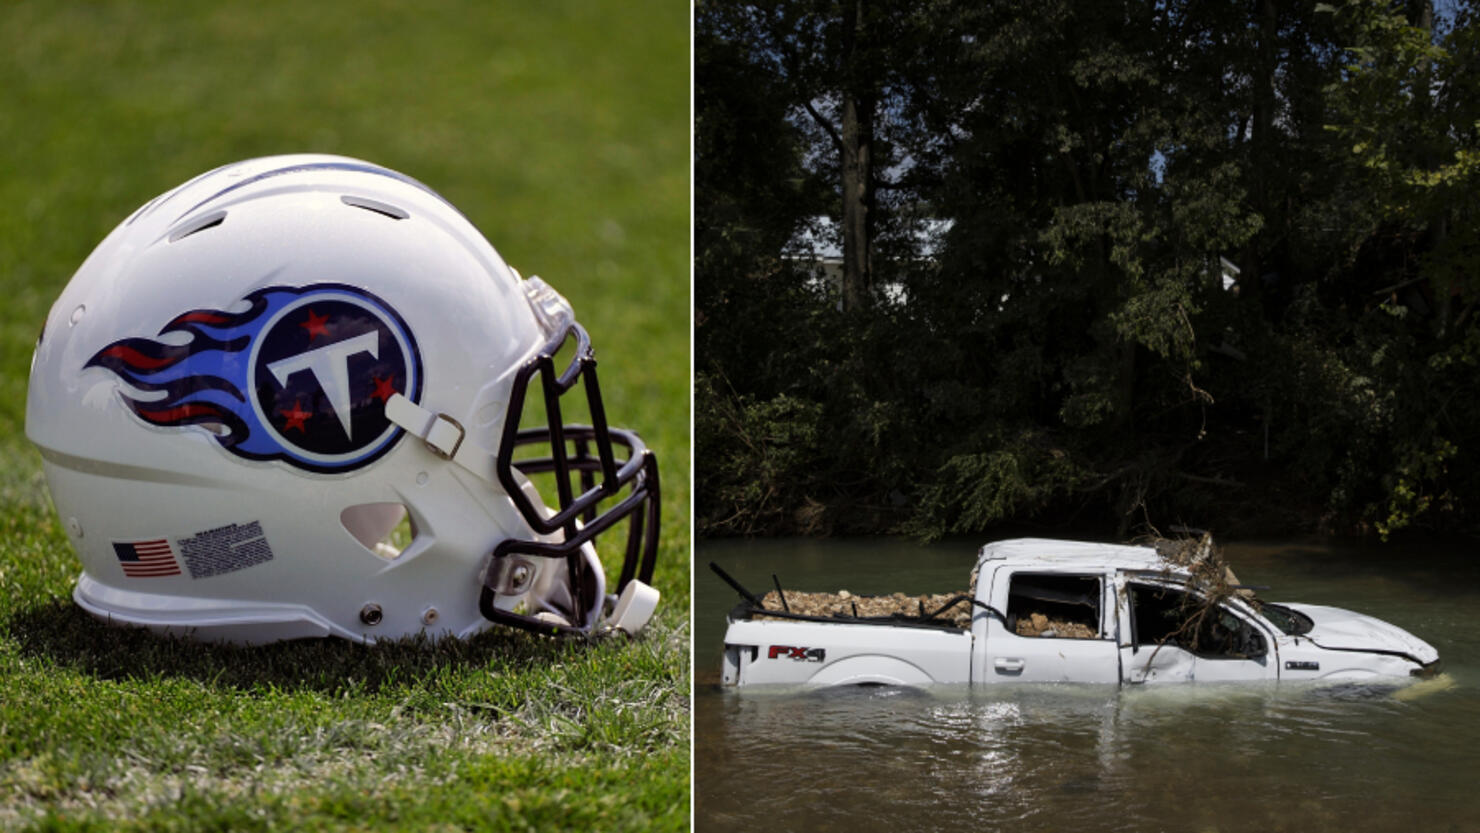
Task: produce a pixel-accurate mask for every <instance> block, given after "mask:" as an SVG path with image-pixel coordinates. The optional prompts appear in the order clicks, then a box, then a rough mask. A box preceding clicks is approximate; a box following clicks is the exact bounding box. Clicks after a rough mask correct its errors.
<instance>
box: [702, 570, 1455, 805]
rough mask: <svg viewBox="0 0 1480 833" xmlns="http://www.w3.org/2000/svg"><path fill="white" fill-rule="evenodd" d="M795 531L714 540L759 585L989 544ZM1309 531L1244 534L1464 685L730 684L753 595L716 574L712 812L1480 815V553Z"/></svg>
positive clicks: (1279, 578) (709, 691)
mask: <svg viewBox="0 0 1480 833" xmlns="http://www.w3.org/2000/svg"><path fill="white" fill-rule="evenodd" d="M788 543H789V542H780V543H778V542H766V543H765V544H763V545H760V544H754V543H750V544H745V543H742V544H733V543H720V544H714V543H710V544H706V545H704V546H703V547H701V550H700V556H701V557H702V558H703V559H704V560H708V559H714V560H719V561H721V563H722V564H723V565H724V566H725V567H726V568H727V569H731V568H733V569H731V571H732V572H734V573H735V574H736V575H737V577H739V578H740V580H741V581H743V582H745V583H746V584H748V585H751V586H753V587H764V586H765V585H768V584H769V583H770V573H771V572H773V571H780V572H781V573H782V580H783V582H784V583H785V584H786V585H787V586H788V587H796V588H797V589H802V590H835V589H838V588H839V587H848V589H850V590H853V591H854V592H865V593H867V592H882V591H885V590H896V589H898V590H903V591H905V592H923V591H925V590H938V589H940V588H942V587H955V586H957V585H960V584H964V574H965V572H966V570H967V569H968V568H969V565H970V559H971V548H970V547H969V546H966V547H963V546H962V545H960V544H956V545H955V546H954V547H951V546H937V547H930V548H921V547H915V546H914V545H911V544H909V543H901V542H879V541H865V542H856V541H855V542H850V541H843V542H828V543H826V544H818V543H817V542H805V543H804V544H803V546H804V548H805V550H806V552H805V553H804V554H803V555H802V556H798V555H797V554H795V553H791V552H789V551H788ZM1290 549H1291V548H1281V547H1275V546H1265V547H1230V551H1229V556H1230V558H1231V560H1232V561H1233V564H1234V566H1235V567H1236V568H1237V569H1238V570H1239V574H1240V577H1241V578H1243V579H1244V580H1245V581H1248V582H1250V583H1253V584H1264V585H1272V586H1273V589H1272V590H1271V591H1269V592H1268V593H1267V594H1266V595H1268V596H1269V597H1270V598H1272V599H1278V600H1287V601H1296V602H1301V601H1304V602H1310V603H1317V604H1335V605H1339V606H1346V607H1351V608H1354V609H1358V610H1362V611H1364V612H1368V613H1371V614H1373V615H1376V616H1378V617H1380V618H1383V619H1388V620H1390V621H1393V622H1394V623H1396V624H1399V625H1400V626H1403V627H1406V628H1408V629H1410V630H1412V631H1413V632H1415V633H1417V634H1418V635H1420V636H1421V637H1423V638H1424V639H1427V640H1428V641H1430V642H1432V643H1433V644H1435V645H1436V646H1437V647H1438V648H1439V650H1440V653H1441V655H1442V656H1443V657H1444V661H1445V666H1446V668H1447V669H1448V670H1449V675H1450V676H1449V678H1448V679H1451V680H1453V686H1452V687H1451V688H1450V689H1449V690H1436V691H1434V692H1433V693H1432V694H1429V695H1427V696H1421V697H1416V698H1413V699H1408V700H1405V699H1401V698H1398V697H1394V696H1393V692H1394V688H1393V687H1392V686H1390V685H1389V686H1372V685H1341V686H1319V685H1310V684H1306V685H1299V686H1296V685H1288V684H1287V685H1284V686H1278V685H1272V684H1271V685H1263V684H1256V685H1211V684H1204V685H1191V686H1164V687H1134V688H1126V689H1124V690H1122V689H1120V688H1118V687H1114V686H1089V685H1084V686H1071V685H1048V686H1032V685H1012V686H997V687H983V688H977V689H971V688H969V687H964V686H962V687H936V688H931V689H928V690H924V691H920V690H903V689H892V688H851V689H838V690H824V691H805V690H792V691H758V690H754V689H751V690H747V691H745V692H743V693H742V692H736V691H733V690H728V691H724V690H721V689H720V688H719V687H718V686H717V685H715V684H714V683H715V681H716V679H717V678H716V676H715V675H714V674H713V673H712V670H713V669H714V668H717V667H718V664H719V651H720V642H721V641H722V638H723V627H724V612H725V611H726V610H728V609H729V607H730V606H731V602H732V598H733V596H732V594H731V592H730V591H729V589H728V588H726V587H724V586H723V585H720V586H719V587H709V586H706V585H708V584H711V583H712V584H716V585H718V584H719V582H718V581H706V579H707V578H709V576H707V574H698V578H697V580H696V585H697V587H696V611H697V614H698V615H697V619H698V622H697V623H696V631H695V638H696V646H695V648H696V650H695V656H696V661H697V662H698V663H699V670H700V674H699V675H698V679H699V681H700V684H699V689H698V692H697V697H696V704H695V705H696V713H695V745H696V750H695V779H696V788H697V802H696V805H695V813H696V828H697V829H698V830H701V831H708V830H715V831H719V830H778V831H779V830H818V831H828V830H836V831H848V833H859V831H868V830H889V831H904V830H962V829H974V830H995V829H1019V830H1024V831H1027V830H1074V831H1088V830H1198V831H1202V830H1250V829H1260V830H1270V831H1276V830H1301V831H1315V830H1353V829H1357V830H1389V829H1408V828H1410V827H1414V826H1416V825H1417V824H1420V823H1422V824H1423V826H1424V827H1426V828H1429V829H1439V830H1447V829H1450V828H1451V826H1453V829H1459V830H1469V829H1476V828H1477V826H1480V790H1477V789H1475V786H1474V782H1475V776H1476V775H1477V774H1480V756H1477V753H1476V750H1477V749H1480V694H1477V692H1480V671H1477V666H1476V659H1477V656H1480V637H1477V636H1476V635H1475V634H1474V633H1473V632H1472V631H1473V626H1472V624H1471V622H1472V615H1471V610H1472V609H1473V607H1474V605H1475V604H1476V602H1477V601H1480V599H1477V596H1480V580H1477V579H1480V570H1477V567H1476V566H1474V565H1472V564H1471V563H1470V562H1469V560H1468V558H1466V557H1465V554H1464V553H1460V552H1450V553H1448V554H1445V553H1443V552H1442V551H1437V550H1421V551H1418V552H1407V553H1404V552H1401V551H1393V550H1385V551H1378V553H1377V555H1378V557H1381V558H1383V559H1384V560H1387V561H1389V563H1394V564H1395V566H1394V569H1392V570H1384V569H1381V568H1380V565H1378V564H1374V563H1371V561H1370V559H1371V558H1372V556H1371V555H1369V554H1368V553H1367V552H1366V551H1347V550H1335V549H1332V548H1323V547H1309V546H1307V547H1302V548H1301V552H1300V555H1299V556H1298V557H1292V556H1290V555H1289V551H1290ZM901 551H904V552H905V553H907V556H908V557H901ZM963 551H964V555H963ZM1395 555H1402V556H1403V560H1402V561H1401V563H1397V562H1396V559H1394V556H1395ZM1364 559H1365V560H1364ZM823 561H825V562H826V564H823V563H822V562H823ZM701 563H702V562H701ZM904 564H907V565H908V566H907V567H901V565H904ZM1338 567H1341V569H1337V568H1338ZM891 571H892V573H891ZM921 582H925V584H926V586H923V587H922V586H919V585H920V583H921ZM1430 582H1432V583H1430ZM706 664H707V665H706ZM706 681H707V682H706ZM1440 688H1442V687H1440Z"/></svg>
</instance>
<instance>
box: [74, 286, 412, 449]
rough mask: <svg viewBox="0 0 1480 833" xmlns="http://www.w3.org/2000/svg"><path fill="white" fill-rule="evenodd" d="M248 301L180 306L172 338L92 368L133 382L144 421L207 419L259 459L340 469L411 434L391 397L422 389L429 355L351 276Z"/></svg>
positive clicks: (123, 351)
mask: <svg viewBox="0 0 1480 833" xmlns="http://www.w3.org/2000/svg"><path fill="white" fill-rule="evenodd" d="M244 300H245V301H246V302H247V304H248V307H247V309H246V310H245V311H242V312H227V311H224V310H214V309H198V310H191V311H189V312H185V313H182V314H181V315H178V316H176V317H175V318H174V319H173V320H171V321H170V322H169V323H168V324H166V325H164V328H163V329H161V330H160V331H159V335H160V336H161V338H164V337H166V336H168V340H161V341H156V340H154V339H150V338H125V339H120V340H118V341H115V342H113V343H112V344H109V345H108V346H107V347H104V348H103V349H102V350H99V351H98V352H97V354H96V355H94V356H93V357H92V358H91V359H89V360H88V361H87V364H86V365H84V366H85V367H93V366H97V367H104V368H107V369H108V370H110V371H112V372H113V373H116V374H117V375H118V376H119V377H120V378H121V379H123V381H124V382H126V383H127V384H128V385H129V386H130V387H132V388H134V389H136V390H137V391H138V392H139V394H141V395H134V394H133V393H132V392H122V396H123V400H124V402H125V403H127V404H128V406H129V407H130V408H131V409H133V412H134V413H135V414H138V416H139V418H140V419H143V420H144V421H145V422H148V423H150V424H152V425H158V426H162V427H178V426H187V425H200V426H203V427H204V428H206V429H207V430H209V431H210V432H211V433H212V434H213V435H214V436H215V439H216V442H218V443H220V445H221V447H222V448H224V449H226V450H227V451H230V452H231V453H232V454H236V455H237V456H240V457H245V458H247V459H250V460H282V461H284V462H287V463H289V464H291V465H293V466H296V467H298V468H300V469H304V470H306V471H313V472H323V473H335V472H344V471H350V470H353V469H356V468H359V467H360V466H363V465H365V464H367V463H369V462H371V461H373V460H376V459H378V458H379V457H380V456H381V455H382V454H384V453H385V452H387V451H389V450H390V448H391V446H392V445H394V444H395V442H396V440H397V439H399V437H400V435H401V433H402V432H401V429H400V427H398V426H397V425H395V424H394V423H392V422H391V421H390V420H388V419H386V416H385V403H386V401H387V400H389V399H390V398H391V397H392V396H393V395H395V394H397V393H400V394H403V395H405V396H406V397H407V398H408V399H410V400H412V401H413V402H415V401H417V400H419V399H420V397H421V356H420V354H419V353H418V352H417V349H416V341H415V340H414V339H413V338H412V336H411V331H410V329H408V328H407V327H406V322H405V321H403V320H401V316H400V315H398V314H396V311H395V310H393V309H391V307H389V306H388V305H387V304H386V303H385V302H384V301H382V300H380V299H379V298H377V297H375V296H374V295H371V294H370V293H368V292H366V291H365V290H363V289H358V288H356V287H352V286H346V285H342V284H315V285H313V286H306V287H302V288H291V287H282V286H274V287H268V288H266V289H259V290H257V291H256V292H253V293H251V294H250V295H248V296H246V298H245V299H244ZM175 334H184V335H185V336H186V337H185V338H182V337H181V336H180V335H175Z"/></svg>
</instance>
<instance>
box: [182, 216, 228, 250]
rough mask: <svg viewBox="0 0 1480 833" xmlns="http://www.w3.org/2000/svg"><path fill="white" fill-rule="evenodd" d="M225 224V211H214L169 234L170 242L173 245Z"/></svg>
mask: <svg viewBox="0 0 1480 833" xmlns="http://www.w3.org/2000/svg"><path fill="white" fill-rule="evenodd" d="M224 222H226V212H225V211H214V212H211V213H210V214H207V215H205V216H204V217H197V218H195V219H194V220H191V221H190V222H188V223H186V224H185V225H183V226H180V227H179V228H176V229H175V230H174V231H172V232H170V242H171V243H175V242H178V241H180V240H184V239H185V238H187V237H189V236H190V235H192V234H199V233H200V232H203V231H205V230H206V229H212V228H215V227H216V226H219V225H221V224H222V223H224Z"/></svg>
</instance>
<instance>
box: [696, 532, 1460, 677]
mask: <svg viewBox="0 0 1480 833" xmlns="http://www.w3.org/2000/svg"><path fill="white" fill-rule="evenodd" d="M1211 557H1212V556H1211V542H1210V541H1205V542H1204V546H1203V547H1202V548H1201V550H1200V551H1199V552H1198V553H1196V554H1194V555H1193V557H1191V558H1190V559H1187V558H1184V559H1180V560H1176V559H1173V558H1172V557H1170V556H1169V555H1167V554H1165V553H1164V551H1159V550H1158V549H1156V548H1154V547H1146V546H1125V545H1115V544H1099V543H1087V542H1078V541H1057V540H1047V539H1036V538H1025V539H1016V540H1011V541H1000V542H996V543H991V544H987V545H986V546H984V547H982V548H981V551H980V553H979V554H978V557H977V560H976V566H975V568H974V569H973V570H972V580H971V585H970V588H971V589H970V591H969V592H968V593H965V594H960V595H958V596H955V597H954V598H949V599H944V600H943V601H942V603H941V604H939V605H937V606H936V607H935V609H933V610H932V609H927V608H926V606H925V604H924V602H923V601H922V602H919V603H918V607H917V609H916V610H914V611H908V612H895V613H891V614H889V615H882V616H879V615H875V616H868V615H859V613H858V612H857V602H858V597H852V598H851V599H850V598H849V597H847V594H846V593H844V594H843V595H842V597H841V599H842V602H841V607H842V608H843V609H842V610H837V611H835V612H833V613H832V614H831V615H818V614H816V613H803V612H794V611H792V610H791V606H790V605H789V604H788V603H787V596H786V594H785V592H784V591H782V590H781V587H780V583H779V582H778V583H777V588H776V592H775V595H776V597H777V598H776V601H777V602H779V604H771V605H767V604H766V603H764V602H763V600H762V599H760V598H757V597H756V596H755V595H754V594H753V593H751V592H750V591H749V590H747V589H745V588H744V587H743V586H741V585H740V584H739V582H737V581H735V580H734V579H733V578H730V577H729V576H728V575H727V574H726V573H725V572H724V571H723V570H722V569H721V568H720V567H718V565H714V564H711V565H710V566H711V567H712V568H713V569H714V570H715V572H716V573H718V574H719V575H720V577H721V578H723V579H725V580H726V581H727V582H729V583H730V584H731V586H733V587H734V588H735V589H736V590H737V591H738V592H739V593H740V594H741V596H742V598H743V599H744V601H742V602H741V604H740V605H739V606H737V607H736V608H735V609H734V610H733V611H732V612H731V613H730V616H729V624H728V628H727V630H726V632H725V653H724V673H723V681H724V683H725V684H726V685H732V686H752V685H764V684H789V685H806V686H839V685H893V686H922V685H928V684H933V683H958V684H959V683H970V684H973V685H989V684H994V683H1056V682H1070V683H1107V684H1121V685H1126V684H1143V683H1167V682H1193V681H1197V682H1208V681H1234V680H1269V681H1274V680H1280V681H1285V680H1367V679H1378V678H1399V679H1402V678H1408V677H1411V676H1416V677H1428V676H1432V675H1434V674H1435V673H1436V672H1437V671H1438V668H1439V652H1438V651H1437V650H1435V649H1434V647H1433V646H1431V645H1429V644H1428V643H1427V642H1424V641H1423V640H1421V639H1419V638H1418V637H1416V636H1414V635H1412V634H1410V633H1408V632H1407V631H1405V630H1403V629H1402V628H1399V627H1397V626H1395V625H1390V624H1388V623H1387V622H1383V621H1381V620H1379V619H1375V618H1373V617H1371V616H1365V615H1363V614H1360V613H1354V612H1352V611H1349V610H1343V609H1341V608H1335V607H1324V606H1318V605H1307V604H1274V603H1271V602H1265V601H1261V600H1260V599H1259V598H1258V597H1257V596H1256V595H1255V594H1254V593H1253V592H1252V589H1251V588H1247V587H1243V586H1240V585H1237V584H1230V583H1228V582H1226V581H1217V580H1213V581H1210V580H1208V576H1209V575H1212V576H1214V577H1215V578H1218V577H1221V576H1222V575H1224V573H1223V572H1222V568H1221V566H1220V567H1219V569H1218V570H1217V571H1212V572H1210V571H1209V570H1207V569H1200V568H1202V567H1207V566H1208V565H1207V563H1206V561H1205V559H1207V558H1211ZM1226 575H1227V576H1228V577H1230V578H1231V577H1232V573H1231V571H1229V572H1228V573H1226ZM835 607H836V606H835Z"/></svg>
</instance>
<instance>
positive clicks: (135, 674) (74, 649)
mask: <svg viewBox="0 0 1480 833" xmlns="http://www.w3.org/2000/svg"><path fill="white" fill-rule="evenodd" d="M0 639H10V640H13V641H14V642H15V643H16V645H17V646H18V648H19V652H20V653H21V654H22V655H23V656H26V657H31V658H35V659H38V660H42V661H45V662H48V663H52V664H55V665H56V666H59V667H63V668H71V669H75V670H77V671H80V672H82V673H85V674H88V675H90V676H93V677H96V678H98V679H102V680H129V679H158V678H167V677H180V678H184V679H189V680H193V681H195V682H198V683H201V684H203V685H206V686H209V687H212V688H218V689H235V690H252V689H261V688H264V687H271V688H274V689H280V690H286V691H300V690H301V691H315V692H321V693H325V694H330V695H337V694H341V693H344V692H347V691H355V692H359V693H370V694H374V693H376V692H379V691H380V690H381V689H382V688H386V687H390V686H396V685H403V684H406V683H408V682H410V681H414V680H417V679H422V678H425V677H427V676H428V675H436V674H438V673H439V672H446V671H453V672H458V671H465V670H472V669H479V670H486V671H488V672H490V673H494V674H506V673H518V672H521V671H525V670H529V669H534V668H543V667H548V666H550V665H551V664H552V663H556V662H560V661H563V660H569V659H571V658H572V657H574V656H576V655H578V654H580V653H581V652H582V651H583V650H588V649H589V647H590V646H588V645H585V644H582V643H577V642H574V641H570V640H554V639H540V638H532V637H531V636H530V635H529V634H525V633H522V632H519V633H515V632H512V631H508V630H507V629H495V630H492V631H489V632H486V633H483V634H480V635H479V636H477V637H474V638H472V639H468V640H456V639H446V640H441V641H439V642H437V643H435V644H429V643H428V641H427V640H425V639H410V640H404V641H400V642H393V643H382V644H379V645H374V646H370V645H358V644H353V643H349V642H345V641H343V640H339V639H304V640H296V641H292V642H280V643H276V644H272V645H264V646H258V647H233V646H229V645H216V644H208V643H200V642H195V641H191V640H188V639H184V638H180V637H162V636H157V635H155V634H153V633H150V632H148V631H146V630H143V629H140V628H126V627H113V626H109V625H106V624H104V623H102V622H100V621H98V620H97V619H94V618H93V617H92V616H90V615H89V614H87V613H86V612H85V611H83V610H82V609H80V608H78V607H77V606H76V605H75V604H73V603H72V601H71V600H70V599H52V600H50V601H47V602H45V603H42V604H38V605H35V606H32V607H28V608H26V609H24V610H21V611H18V612H16V613H15V614H13V615H12V616H10V617H9V618H8V619H7V620H5V621H4V622H3V623H0Z"/></svg>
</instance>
